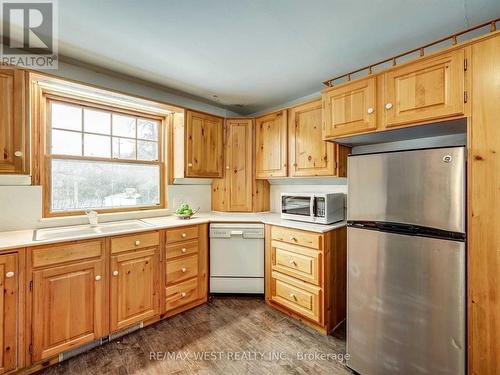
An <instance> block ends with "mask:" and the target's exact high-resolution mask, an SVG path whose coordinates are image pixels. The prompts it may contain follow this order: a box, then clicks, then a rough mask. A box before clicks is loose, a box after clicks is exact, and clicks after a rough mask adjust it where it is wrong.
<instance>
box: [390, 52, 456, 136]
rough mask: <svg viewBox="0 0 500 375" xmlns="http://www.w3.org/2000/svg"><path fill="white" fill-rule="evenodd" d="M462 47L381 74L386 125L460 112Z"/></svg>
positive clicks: (451, 115)
mask: <svg viewBox="0 0 500 375" xmlns="http://www.w3.org/2000/svg"><path fill="white" fill-rule="evenodd" d="M464 63H465V55H464V49H458V50H453V51H450V52H446V53H443V54H439V55H437V56H434V57H430V58H426V59H421V60H420V59H419V60H417V61H415V62H413V63H409V64H406V65H403V66H401V67H400V68H394V69H391V70H389V71H388V72H387V73H385V74H384V75H383V90H382V91H383V93H384V96H383V100H382V102H381V108H380V111H382V113H383V118H384V121H383V123H384V125H385V127H386V128H391V127H395V126H401V125H405V124H416V123H420V122H429V121H432V120H438V119H442V118H447V117H454V116H460V115H463V114H464V94H465V89H464V75H465V74H464V67H465V65H464Z"/></svg>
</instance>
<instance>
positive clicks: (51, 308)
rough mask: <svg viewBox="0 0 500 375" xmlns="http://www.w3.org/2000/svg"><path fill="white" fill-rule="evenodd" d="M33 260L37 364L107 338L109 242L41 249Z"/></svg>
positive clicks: (33, 351) (33, 332)
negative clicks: (96, 340) (107, 249)
mask: <svg viewBox="0 0 500 375" xmlns="http://www.w3.org/2000/svg"><path fill="white" fill-rule="evenodd" d="M85 249H88V250H89V252H88V254H85ZM75 254H76V256H75ZM93 254H95V255H96V256H95V257H93V258H91V256H92V255H93ZM30 255H31V257H30V259H31V264H30V266H31V267H32V268H33V272H32V281H31V283H30V285H31V309H32V320H31V340H32V342H31V349H30V352H31V360H32V361H33V362H36V361H40V360H43V359H46V358H50V357H52V356H54V355H56V354H59V353H61V352H64V351H67V350H70V349H73V348H76V347H78V346H81V345H83V344H85V343H87V342H90V341H93V340H95V339H97V338H99V337H101V336H104V335H105V334H106V333H107V329H106V327H107V324H106V323H107V313H106V309H105V306H106V266H105V259H104V255H105V252H104V242H103V241H90V242H79V243H69V244H63V245H56V246H50V247H42V248H39V249H37V248H35V249H33V250H32V252H31V254H30ZM89 256H90V257H89ZM33 266H34V267H33Z"/></svg>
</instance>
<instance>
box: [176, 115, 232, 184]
mask: <svg viewBox="0 0 500 375" xmlns="http://www.w3.org/2000/svg"><path fill="white" fill-rule="evenodd" d="M222 126H223V125H222V118H220V117H216V116H211V115H207V114H204V113H198V112H193V111H186V126H185V129H186V134H185V137H186V138H185V139H186V150H185V176H186V177H207V178H211V177H222V173H223V172H222V168H223V165H222V153H223V144H222V138H223V134H222V133H223V127H222Z"/></svg>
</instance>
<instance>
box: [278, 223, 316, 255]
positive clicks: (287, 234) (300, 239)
mask: <svg viewBox="0 0 500 375" xmlns="http://www.w3.org/2000/svg"><path fill="white" fill-rule="evenodd" d="M271 238H272V239H273V240H278V241H283V242H288V243H292V244H294V245H300V246H306V247H310V248H313V249H318V250H321V234H318V233H312V232H305V231H302V230H297V229H289V228H283V227H276V226H273V227H272V229H271Z"/></svg>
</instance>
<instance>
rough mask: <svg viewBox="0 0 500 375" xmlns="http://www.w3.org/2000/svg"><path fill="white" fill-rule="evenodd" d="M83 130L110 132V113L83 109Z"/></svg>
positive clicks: (101, 132)
mask: <svg viewBox="0 0 500 375" xmlns="http://www.w3.org/2000/svg"><path fill="white" fill-rule="evenodd" d="M83 119H84V124H83V126H84V130H85V131H86V132H90V133H99V134H111V113H109V112H103V111H94V110H92V109H87V108H85V109H84V110H83Z"/></svg>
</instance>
